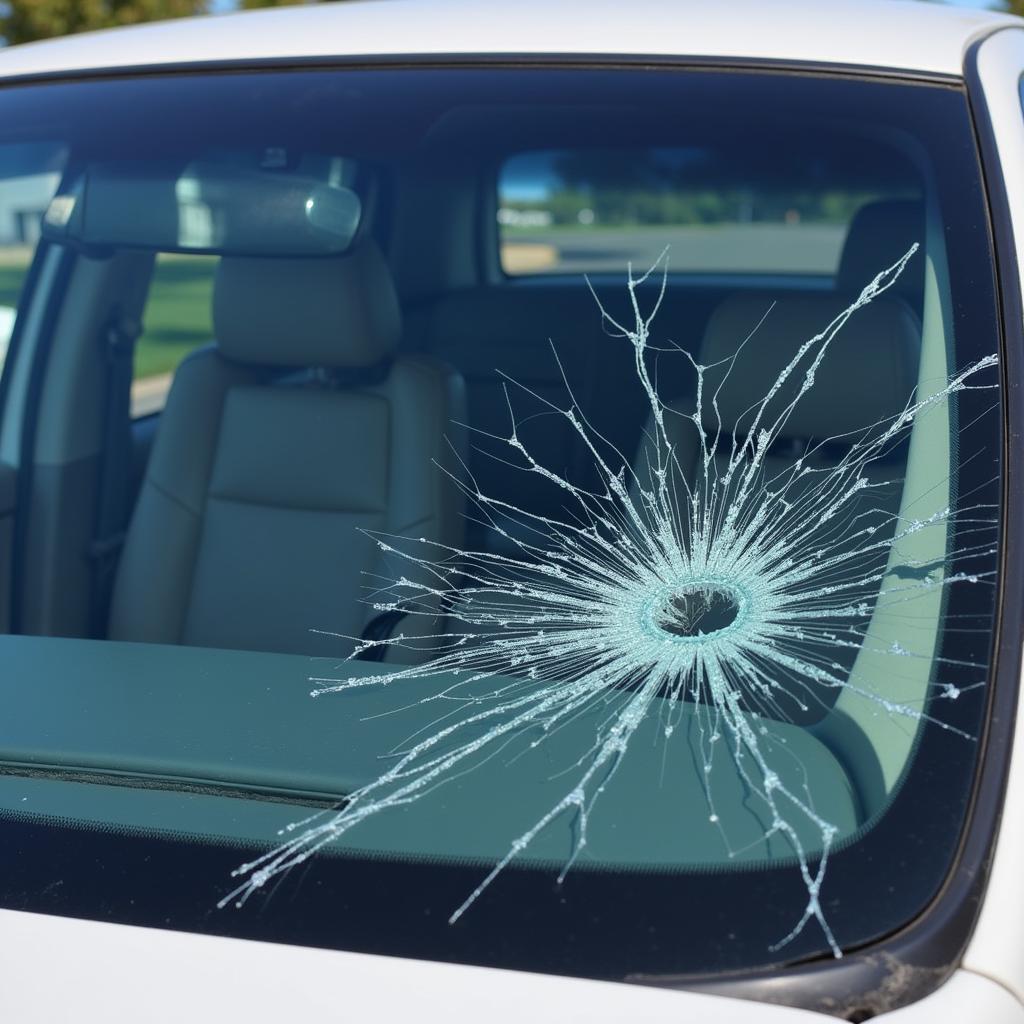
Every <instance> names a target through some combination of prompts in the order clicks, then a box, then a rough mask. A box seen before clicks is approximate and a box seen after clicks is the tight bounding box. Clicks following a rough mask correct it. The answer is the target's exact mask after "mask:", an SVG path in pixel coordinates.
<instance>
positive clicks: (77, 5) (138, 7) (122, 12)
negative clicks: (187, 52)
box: [0, 0, 307, 44]
mask: <svg viewBox="0 0 1024 1024" xmlns="http://www.w3.org/2000/svg"><path fill="white" fill-rule="evenodd" d="M305 2H307V0H238V2H237V6H238V7H279V6H284V5H291V4H299V3H305ZM210 7H211V0H6V3H5V4H4V5H3V14H2V15H0V35H3V37H4V39H6V40H7V42H8V43H12V44H13V43H28V42H32V41H34V40H37V39H50V38H52V37H53V36H66V35H71V34H73V33H75V32H88V31H90V30H92V29H99V28H115V27H117V26H119V25H137V24H139V23H141V22H144V21H162V20H164V19H165V18H181V17H186V16H188V15H191V14H205V13H207V12H208V11H209V9H210Z"/></svg>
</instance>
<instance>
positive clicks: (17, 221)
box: [0, 143, 65, 369]
mask: <svg viewBox="0 0 1024 1024" xmlns="http://www.w3.org/2000/svg"><path fill="white" fill-rule="evenodd" d="M64 159H65V150H64V148H63V147H62V146H58V145H54V144H51V143H14V144H12V145H9V146H3V147H0V369H2V367H3V365H4V362H5V361H6V359H7V349H8V344H9V342H10V338H11V332H12V331H13V330H14V320H15V317H16V314H17V309H18V303H19V301H20V299H21V294H22V291H23V290H24V286H25V281H26V278H27V277H28V270H29V266H30V265H31V263H32V258H33V256H34V255H35V251H36V246H37V245H38V243H39V236H40V227H41V225H42V220H43V215H44V214H45V212H46V208H47V206H48V205H49V202H50V200H51V198H53V194H54V193H55V192H56V190H57V186H58V185H59V184H60V175H61V169H62V168H63V165H64Z"/></svg>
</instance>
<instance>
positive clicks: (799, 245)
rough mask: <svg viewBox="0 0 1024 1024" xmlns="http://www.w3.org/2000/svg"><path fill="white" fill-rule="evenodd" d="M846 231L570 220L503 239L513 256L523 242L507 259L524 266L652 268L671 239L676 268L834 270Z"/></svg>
mask: <svg viewBox="0 0 1024 1024" xmlns="http://www.w3.org/2000/svg"><path fill="white" fill-rule="evenodd" d="M845 235H846V226H845V225H842V224H725V225H718V226H712V227H672V228H630V229H624V230H621V231H619V230H614V229H611V228H598V229H594V230H592V231H590V230H587V229H585V228H569V229H563V230H558V229H552V230H538V231H530V232H522V233H516V234H511V233H510V234H507V235H506V236H505V238H504V240H503V245H504V249H505V251H506V252H509V253H512V256H513V258H515V253H514V252H513V250H516V249H520V248H521V249H522V250H523V252H522V257H523V258H515V266H513V265H511V263H510V262H509V263H506V266H508V268H509V269H510V270H513V271H514V272H519V273H528V272H532V273H544V272H549V273H551V272H557V273H579V272H584V271H591V272H596V273H600V272H621V271H624V270H625V268H626V263H627V262H630V261H632V263H633V267H634V269H639V268H644V269H646V268H647V267H649V266H651V265H652V264H653V263H654V262H655V260H657V258H658V257H659V255H660V254H661V251H662V250H663V249H664V248H665V246H666V245H667V246H669V260H670V265H671V268H672V269H673V270H675V271H680V272H684V273H685V272H706V273H708V272H710V273H716V272H717V273H767V274H773V273H779V274H831V273H834V272H835V269H836V266H837V264H838V262H839V253H840V250H841V249H842V244H843V238H844V237H845ZM527 246H530V247H533V248H532V249H531V250H530V252H529V253H527V251H526V247H527ZM524 264H525V265H524Z"/></svg>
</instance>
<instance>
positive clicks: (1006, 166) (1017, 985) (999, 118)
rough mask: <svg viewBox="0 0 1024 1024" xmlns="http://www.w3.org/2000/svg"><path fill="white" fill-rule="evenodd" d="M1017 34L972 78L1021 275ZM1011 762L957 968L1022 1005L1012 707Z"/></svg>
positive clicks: (1020, 772)
mask: <svg viewBox="0 0 1024 1024" xmlns="http://www.w3.org/2000/svg"><path fill="white" fill-rule="evenodd" d="M1022 72H1024V31H1004V32H999V33H998V34H996V35H995V36H993V37H992V38H991V39H989V40H987V41H986V42H985V43H984V44H983V45H982V46H981V47H980V49H979V52H978V75H979V79H980V81H981V85H982V89H983V91H984V102H985V104H986V106H987V108H988V113H989V116H990V119H991V123H992V131H993V135H994V137H995V143H996V146H997V148H998V151H999V158H1000V162H1001V171H1002V178H1003V184H1004V186H1005V189H1006V196H1007V200H1008V204H1009V210H1010V220H1011V227H1012V229H1013V234H1014V238H1015V250H1016V254H1017V264H1018V266H1019V267H1024V112H1022V109H1021V99H1020V92H1019V88H1020V85H1019V83H1020V78H1021V74H1022ZM1015 735H1016V740H1015V744H1014V753H1015V756H1014V757H1013V758H1012V759H1011V762H1010V778H1009V783H1008V787H1007V791H1006V797H1005V801H1004V805H1003V818H1002V823H1001V826H1000V832H999V839H998V841H997V844H996V852H995V859H994V861H993V865H992V873H991V876H990V878H989V885H988V893H987V898H986V899H985V900H984V902H983V903H982V908H981V913H980V916H979V918H978V923H977V925H976V928H975V931H974V935H973V937H972V939H971V943H970V945H969V946H968V949H967V953H966V955H965V957H964V965H965V966H966V967H968V968H969V969H971V970H974V971H977V972H978V973H980V974H986V975H988V976H990V977H992V978H994V979H996V980H997V981H998V982H999V983H1000V984H1002V985H1004V986H1006V988H1007V989H1009V990H1010V991H1012V992H1013V993H1014V994H1015V995H1016V997H1017V998H1018V999H1019V1000H1021V1002H1022V1003H1024V872H1022V871H1021V864H1022V863H1024V754H1022V751H1021V745H1022V744H1021V737H1024V704H1020V705H1018V710H1017V722H1016V734H1015Z"/></svg>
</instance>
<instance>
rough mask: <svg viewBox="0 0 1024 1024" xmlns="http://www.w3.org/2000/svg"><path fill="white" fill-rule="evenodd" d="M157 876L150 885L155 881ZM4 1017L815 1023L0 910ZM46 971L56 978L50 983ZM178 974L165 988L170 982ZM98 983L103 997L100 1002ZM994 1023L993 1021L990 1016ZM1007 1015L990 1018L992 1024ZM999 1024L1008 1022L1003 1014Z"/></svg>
mask: <svg viewBox="0 0 1024 1024" xmlns="http://www.w3.org/2000/svg"><path fill="white" fill-rule="evenodd" d="M154 884H159V880H157V879H154ZM0 960H2V961H3V964H4V969H5V972H6V976H7V977H8V978H15V977H16V978H18V979H19V980H18V984H17V985H5V986H3V988H2V990H0V1016H2V1017H3V1018H4V1019H5V1020H11V1021H15V1020H16V1021H20V1022H22V1024H30V1022H40V1024H42V1022H44V1021H45V1022H52V1021H57V1020H67V1019H72V1018H74V1019H77V1020H89V1019H98V1018H92V1017H91V1016H88V1015H83V1010H87V1009H88V1007H90V1006H94V1007H96V1008H97V1009H100V1008H101V1007H102V1019H103V1020H104V1021H108V1022H110V1024H115V1022H128V1021H138V1020H145V1021H146V1022H147V1024H162V1022H167V1024H171V1022H175V1024H176V1022H178V1021H182V1020H246V1021H248V1022H250V1024H272V1022H273V1024H276V1022H278V1021H281V1020H295V1021H298V1020H320V1021H325V1020H337V1021H341V1020H346V1021H351V1020H375V1021H400V1020H402V1021H404V1020H409V1021H412V1020H416V1021H417V1022H418V1024H442V1022H444V1024H448V1022H450V1021H453V1020H455V1021H460V1020H461V1021H468V1020H486V1021H488V1022H489V1024H520V1022H521V1021H524V1020H531V1021H559V1022H561V1024H570V1022H574V1021H580V1022H582V1021H586V1022H587V1024H603V1022H607V1024H613V1022H615V1024H618V1022H623V1021H629V1022H630V1024H660V1022H662V1021H664V1022H670V1021H680V1020H699V1021H701V1022H702V1024H746V1022H749V1024H762V1022H763V1024H801V1022H806V1024H813V1022H814V1021H822V1022H824V1021H827V1020H829V1019H831V1018H828V1017H824V1016H822V1015H821V1014H817V1013H811V1012H809V1011H807V1010H795V1009H791V1008H789V1007H781V1006H762V1005H756V1004H753V1003H749V1002H745V1001H743V1000H739V999H728V998H725V997H722V996H711V995H700V994H697V993H693V992H670V991H668V990H664V989H655V988H647V987H641V986H636V985H619V984H614V983H610V982H600V981H585V980H582V979H578V978H558V977H552V976H549V975H541V974H528V973H525V972H520V971H502V970H496V969H493V968H486V967H466V966H462V965H458V964H443V963H432V962H429V961H423V960H402V959H399V958H395V957H383V956H369V955H367V954H362V953H339V952H334V951H330V950H322V949H307V948H303V947H299V946H279V945H274V944H270V943H263V942H249V941H246V940H243V939H228V938H218V937H213V936H209V935H193V934H189V933H185V932H172V931H157V930H154V929H147V928H136V927H131V926H127V925H114V924H107V923H104V922H97V921H80V920H73V919H68V918H58V917H48V916H46V915H43V914H25V913H20V912H18V911H9V910H4V911H0ZM54 965H60V968H59V971H60V982H59V983H58V984H54V975H53V971H54ZM170 979H174V981H173V983H169V980H170ZM101 987H102V992H103V996H102V1001H100V1000H99V999H98V998H97V997H98V996H99V992H100V990H101ZM992 1019H993V1021H996V1020H997V1018H992ZM1002 1019H1003V1018H998V1020H1002ZM1006 1020H1007V1022H1009V1021H1010V1020H1011V1018H1006Z"/></svg>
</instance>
